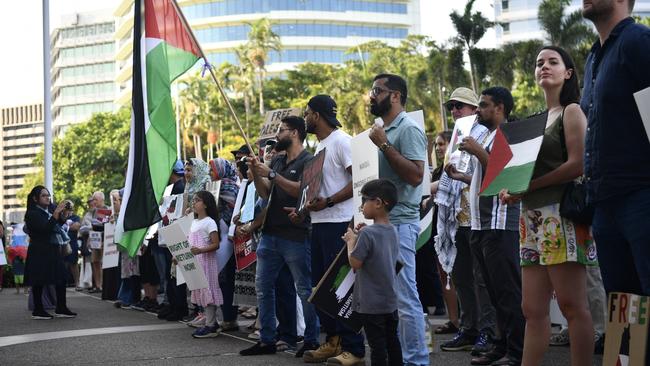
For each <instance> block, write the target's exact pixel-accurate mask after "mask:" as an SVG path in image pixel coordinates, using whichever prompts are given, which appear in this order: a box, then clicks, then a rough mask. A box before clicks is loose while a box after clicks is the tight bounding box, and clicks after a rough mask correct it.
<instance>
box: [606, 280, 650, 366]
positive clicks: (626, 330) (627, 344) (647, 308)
mask: <svg viewBox="0 0 650 366" xmlns="http://www.w3.org/2000/svg"><path fill="white" fill-rule="evenodd" d="M649 318H650V296H640V295H634V294H626V293H622V292H612V293H610V294H609V301H608V306H607V328H606V330H605V333H606V334H607V337H605V352H604V354H603V365H607V366H618V365H630V366H632V365H645V364H646V363H645V358H646V352H647V350H646V344H647V339H648V321H649V320H650V319H649Z"/></svg>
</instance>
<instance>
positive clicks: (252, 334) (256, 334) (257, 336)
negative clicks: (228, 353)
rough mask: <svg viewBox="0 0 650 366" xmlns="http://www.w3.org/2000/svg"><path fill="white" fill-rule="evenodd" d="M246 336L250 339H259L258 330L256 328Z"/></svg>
mask: <svg viewBox="0 0 650 366" xmlns="http://www.w3.org/2000/svg"><path fill="white" fill-rule="evenodd" d="M248 338H250V339H256V340H258V339H260V331H259V330H256V331H254V332H253V333H250V334H249V335H248Z"/></svg>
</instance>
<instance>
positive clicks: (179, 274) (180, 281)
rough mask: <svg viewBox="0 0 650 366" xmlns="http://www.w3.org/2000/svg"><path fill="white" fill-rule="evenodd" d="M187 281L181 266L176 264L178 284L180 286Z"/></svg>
mask: <svg viewBox="0 0 650 366" xmlns="http://www.w3.org/2000/svg"><path fill="white" fill-rule="evenodd" d="M184 283H185V277H183V272H182V271H181V267H179V266H176V286H180V285H182V284H184Z"/></svg>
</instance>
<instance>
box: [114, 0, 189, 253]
mask: <svg viewBox="0 0 650 366" xmlns="http://www.w3.org/2000/svg"><path fill="white" fill-rule="evenodd" d="M143 2H144V12H143V11H142V3H143ZM134 14H135V19H134V26H133V34H134V37H133V38H134V42H133V101H132V105H133V112H132V120H131V141H130V148H129V163H128V169H127V176H126V183H125V187H124V197H123V204H122V208H121V210H120V216H119V219H118V222H117V226H116V229H115V241H116V242H117V243H119V245H120V246H122V247H123V248H125V249H126V250H128V253H129V254H130V255H131V256H133V255H135V253H136V252H137V250H138V248H139V247H140V244H141V243H142V240H143V239H144V235H145V233H146V231H147V228H148V227H149V226H150V225H151V224H153V223H155V222H157V221H159V220H160V219H161V218H160V213H159V211H158V203H159V201H160V199H161V197H162V194H163V190H164V189H165V186H166V185H167V182H168V180H169V176H170V174H171V170H172V166H173V164H174V162H175V161H176V122H175V119H176V117H175V114H174V108H173V106H172V99H171V95H170V85H171V83H172V82H173V81H174V80H175V79H176V78H178V77H179V76H181V75H182V74H183V73H185V72H186V71H187V70H188V69H189V68H191V67H192V66H193V65H194V64H195V63H196V61H197V60H198V59H199V57H200V55H201V52H200V48H199V47H198V45H197V44H196V43H195V42H194V41H193V38H192V36H191V35H190V34H189V33H188V32H187V31H186V29H185V27H184V25H183V22H182V18H181V16H180V15H179V14H178V12H177V11H176V7H175V6H174V4H173V3H172V0H144V1H142V0H136V1H135V12H134ZM143 26H144V29H143Z"/></svg>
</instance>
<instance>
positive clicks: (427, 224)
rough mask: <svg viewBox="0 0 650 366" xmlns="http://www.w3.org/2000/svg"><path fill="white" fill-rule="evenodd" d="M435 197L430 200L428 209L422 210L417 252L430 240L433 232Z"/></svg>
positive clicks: (416, 243)
mask: <svg viewBox="0 0 650 366" xmlns="http://www.w3.org/2000/svg"><path fill="white" fill-rule="evenodd" d="M433 211H434V209H433V197H432V198H431V199H430V200H429V202H428V204H427V207H425V208H424V210H420V235H419V236H418V240H417V241H416V242H415V250H416V251H418V250H419V249H420V248H422V246H423V245H424V244H426V243H427V242H428V241H429V239H431V233H432V232H433Z"/></svg>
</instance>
